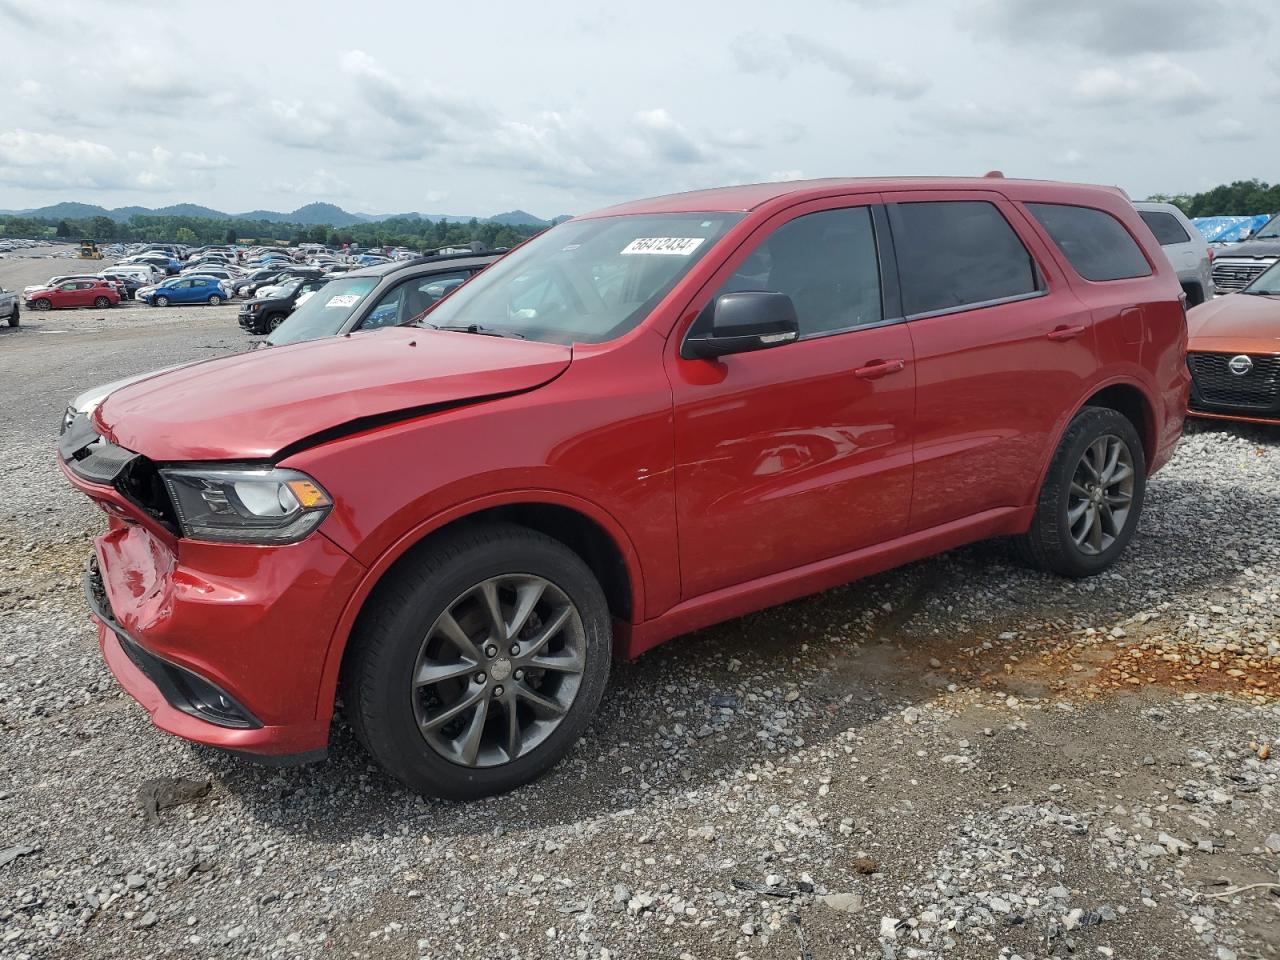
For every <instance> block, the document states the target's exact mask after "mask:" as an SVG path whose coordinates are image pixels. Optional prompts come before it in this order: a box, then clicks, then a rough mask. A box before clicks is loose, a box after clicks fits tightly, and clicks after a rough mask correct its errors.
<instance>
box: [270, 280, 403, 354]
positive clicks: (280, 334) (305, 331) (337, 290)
mask: <svg viewBox="0 0 1280 960" xmlns="http://www.w3.org/2000/svg"><path fill="white" fill-rule="evenodd" d="M378 279H379V278H378V277H346V278H344V279H341V280H333V281H331V282H329V283H326V284H325V285H324V287H323V288H322V289H320V290H319V291H317V293H318V295H317V296H314V297H308V298H307V300H306V302H305V303H303V304H302V305H301V306H299V307H298V308H297V309H296V310H294V311H293V313H291V314H289V318H288V319H287V320H285V322H284V323H282V324H280V326H279V327H277V328H276V331H275V332H274V333H273V334H271V336H270V337H268V338H267V342H268V343H270V344H272V345H273V346H277V347H279V346H283V345H284V344H286V343H298V342H299V341H302V340H314V339H315V338H316V337H328V336H331V335H333V334H335V333H337V332H338V331H339V330H340V329H341V328H342V325H343V324H344V323H346V322H347V320H348V319H349V318H350V317H351V314H353V313H355V311H356V309H357V308H358V307H359V306H360V303H361V301H362V300H364V298H365V297H367V296H368V295H369V291H370V290H372V289H373V288H374V287H376V286H377V285H378Z"/></svg>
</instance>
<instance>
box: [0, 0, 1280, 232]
mask: <svg viewBox="0 0 1280 960" xmlns="http://www.w3.org/2000/svg"><path fill="white" fill-rule="evenodd" d="M383 11H385V12H383ZM1277 21H1280V4H1276V3H1274V0H1265V2H1264V0H1230V2H1224V0H1074V2H1068V0H803V2H800V0H792V2H779V0H763V2H762V0H702V2H696V0H646V2H645V3H639V4H616V3H611V4H607V5H606V4H599V3H594V2H588V0H577V2H567V0H539V2H537V3H529V2H515V0H510V2H509V0H489V2H487V3H483V4H479V5H476V4H470V3H457V4H449V3H429V4H428V3H403V2H398V3H394V4H391V3H378V2H369V0H361V2H357V0H347V2H330V0H312V2H311V3H308V4H306V5H305V7H304V6H299V7H298V8H297V11H296V12H295V11H294V8H293V7H292V6H286V7H281V6H279V5H268V6H267V7H261V6H257V5H252V4H248V3H244V2H242V0H232V2H227V3H213V4H211V3H208V2H199V3H197V2H189V0H168V2H166V3H163V4H160V3H144V2H139V0H112V2H111V3H109V4H108V3H103V2H100V0H99V2H73V0H66V2H60V3H58V4H53V3H49V2H48V0H0V38H3V42H2V47H3V50H4V62H5V67H4V70H3V79H2V80H0V84H2V85H3V93H0V209H21V208H27V207H34V206H39V205H43V204H46V203H53V202H57V201H61V200H79V201H83V202H87V203H100V204H103V205H104V206H108V207H113V206H121V205H126V204H135V203H136V204H142V205H145V206H161V205H164V204H169V203H176V202H183V201H190V202H194V203H202V204H206V205H208V206H212V207H216V208H218V209H222V210H228V211H232V212H240V211H245V210H249V209H253V208H257V207H262V208H269V209H277V210H291V209H293V208H295V207H297V206H300V205H301V204H303V203H308V202H311V201H313V200H325V201H329V202H332V203H337V204H339V205H341V206H343V207H345V208H346V209H348V210H357V211H364V212H372V213H385V212H393V211H409V210H417V211H422V212H428V213H454V214H478V215H481V216H484V215H489V214H492V213H496V212H499V211H502V210H508V209H511V208H513V207H521V208H524V209H526V210H529V211H531V212H533V213H535V214H537V215H539V216H544V217H549V216H552V215H555V214H559V213H580V212H584V211H586V210H589V209H592V208H595V207H598V206H602V205H605V204H608V203H612V202H615V201H618V200H622V199H626V198H629V197H636V196H643V195H649V194H655V193H667V192H671V191H675V190H684V189H689V188H693V187H701V186H712V185H718V184H724V183H734V182H749V181H755V180H762V179H792V178H796V177H820V176H836V175H839V176H849V175H877V174H895V173H897V174H933V173H936V174H979V173H982V172H984V171H986V170H988V169H991V168H993V167H996V168H1000V169H1002V170H1004V171H1005V173H1006V174H1008V175H1010V176H1024V177H1048V178H1055V179H1071V180H1085V181H1094V182H1102V183H1114V184H1119V185H1120V186H1122V187H1124V188H1125V189H1126V190H1128V191H1129V192H1130V194H1131V195H1133V196H1135V197H1141V196H1146V195H1148V194H1149V193H1152V192H1180V191H1195V190H1200V189H1204V188H1206V187H1209V186H1212V185H1214V184H1217V183H1221V182H1225V181H1229V180H1232V179H1239V178H1249V177H1260V178H1263V179H1270V180H1273V181H1274V180H1275V179H1277V178H1278V177H1280V174H1277V173H1276V163H1275V161H1276V158H1277V157H1280V125H1277V124H1276V122H1275V120H1276V118H1277V117H1280V42H1278V41H1280V28H1277V26H1276V22H1277Z"/></svg>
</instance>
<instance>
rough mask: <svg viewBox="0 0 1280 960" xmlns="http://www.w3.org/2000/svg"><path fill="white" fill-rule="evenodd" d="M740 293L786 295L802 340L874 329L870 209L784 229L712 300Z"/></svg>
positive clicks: (878, 311) (825, 214)
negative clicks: (867, 326)
mask: <svg viewBox="0 0 1280 960" xmlns="http://www.w3.org/2000/svg"><path fill="white" fill-rule="evenodd" d="M743 290H769V291H772V292H774V293H785V294H787V296H789V297H790V298H791V301H792V303H794V304H795V307H796V317H797V319H798V320H799V321H800V336H802V337H807V336H813V335H814V334H818V333H830V332H832V331H835V330H848V329H851V328H853V327H860V326H865V325H866V324H869V323H879V322H880V321H881V320H882V319H883V318H884V313H883V308H882V305H881V300H880V261H879V257H878V255H877V253H876V237H875V230H874V229H873V227H872V225H871V210H870V208H868V207H849V208H847V209H843V210H824V211H822V212H821V213H810V214H808V215H806V216H803V217H797V218H796V219H794V220H792V221H790V222H789V223H784V224H783V225H782V226H780V227H778V229H776V230H775V231H773V233H771V234H770V235H769V236H768V237H767V238H766V239H765V240H764V242H763V243H761V244H760V246H759V247H757V248H756V250H755V252H754V253H752V254H751V256H749V257H748V258H747V259H746V260H745V261H743V263H742V265H741V266H740V267H738V269H737V272H735V273H734V275H733V276H731V277H730V278H729V279H728V280H727V281H725V284H724V286H723V287H721V288H720V289H719V290H718V291H717V292H716V296H717V297H719V296H720V295H721V294H724V293H736V292H739V291H743ZM713 302H714V301H713ZM699 326H701V324H699Z"/></svg>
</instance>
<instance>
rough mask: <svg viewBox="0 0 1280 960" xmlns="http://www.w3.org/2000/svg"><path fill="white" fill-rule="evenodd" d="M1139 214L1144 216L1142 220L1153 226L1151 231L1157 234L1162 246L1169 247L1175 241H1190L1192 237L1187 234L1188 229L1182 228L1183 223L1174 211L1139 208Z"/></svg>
mask: <svg viewBox="0 0 1280 960" xmlns="http://www.w3.org/2000/svg"><path fill="white" fill-rule="evenodd" d="M1138 216H1140V217H1141V218H1142V222H1143V223H1145V224H1146V225H1147V226H1148V227H1150V228H1151V232H1152V233H1154V234H1155V235H1156V240H1157V241H1159V243H1160V246H1162V247H1167V246H1170V245H1171V244H1175V243H1188V242H1190V240H1191V238H1190V237H1189V236H1187V231H1186V230H1184V229H1182V224H1180V223H1179V222H1178V218H1177V217H1175V216H1174V215H1173V214H1172V213H1162V212H1160V211H1159V210H1139V211H1138Z"/></svg>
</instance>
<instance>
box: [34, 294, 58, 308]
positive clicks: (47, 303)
mask: <svg viewBox="0 0 1280 960" xmlns="http://www.w3.org/2000/svg"><path fill="white" fill-rule="evenodd" d="M31 306H33V307H35V308H36V309H37V310H52V309H53V302H52V301H51V300H46V299H45V298H44V297H41V298H40V299H39V300H36V301H35V302H34V303H32V304H31Z"/></svg>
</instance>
